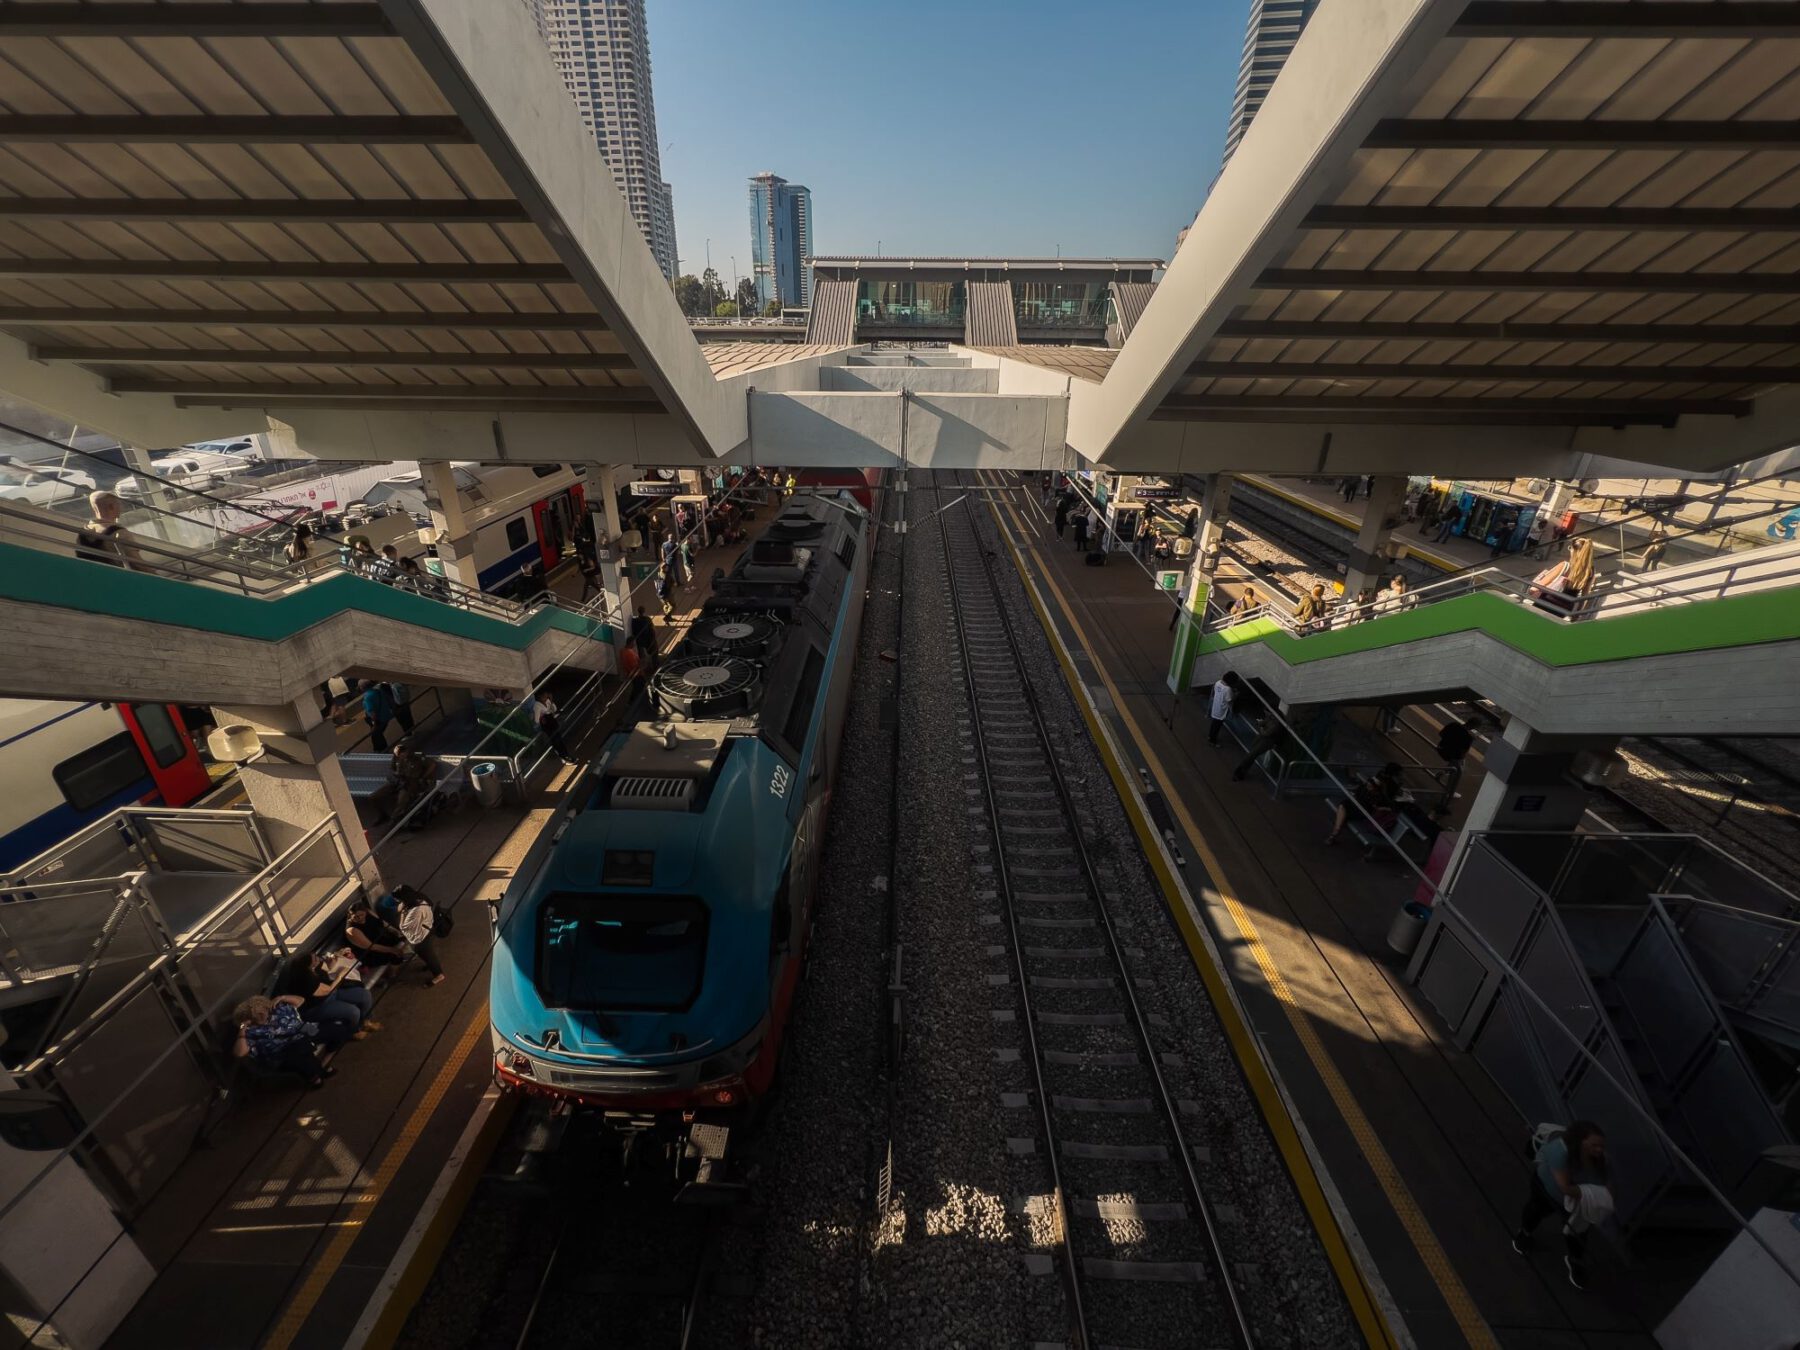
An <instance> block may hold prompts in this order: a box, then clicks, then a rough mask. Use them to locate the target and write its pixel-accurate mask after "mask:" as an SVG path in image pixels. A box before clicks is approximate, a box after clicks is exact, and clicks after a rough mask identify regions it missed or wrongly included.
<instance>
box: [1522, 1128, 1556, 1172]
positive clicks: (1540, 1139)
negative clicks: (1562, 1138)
mask: <svg viewBox="0 0 1800 1350" xmlns="http://www.w3.org/2000/svg"><path fill="white" fill-rule="evenodd" d="M1562 1132H1563V1127H1562V1126H1561V1125H1558V1124H1557V1123H1556V1122H1555V1121H1554V1120H1546V1121H1544V1122H1543V1123H1541V1124H1540V1125H1539V1126H1538V1127H1537V1128H1536V1129H1535V1130H1533V1131H1532V1132H1531V1136H1530V1137H1529V1138H1528V1139H1527V1140H1526V1141H1525V1156H1526V1157H1527V1158H1529V1159H1531V1161H1532V1162H1536V1161H1537V1157H1538V1154H1540V1153H1542V1152H1543V1151H1544V1145H1545V1144H1547V1143H1549V1142H1550V1141H1551V1140H1552V1139H1554V1138H1556V1137H1557V1136H1558V1135H1559V1134H1561V1133H1562Z"/></svg>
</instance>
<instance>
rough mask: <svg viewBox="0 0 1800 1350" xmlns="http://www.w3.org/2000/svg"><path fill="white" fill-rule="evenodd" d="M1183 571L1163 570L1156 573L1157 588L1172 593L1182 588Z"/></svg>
mask: <svg viewBox="0 0 1800 1350" xmlns="http://www.w3.org/2000/svg"><path fill="white" fill-rule="evenodd" d="M1182 575H1183V574H1182V573H1181V572H1179V571H1167V570H1164V571H1161V572H1158V573H1157V574H1156V589H1157V590H1159V591H1168V592H1170V593H1171V594H1172V593H1174V592H1175V591H1179V590H1180V589H1181V578H1182Z"/></svg>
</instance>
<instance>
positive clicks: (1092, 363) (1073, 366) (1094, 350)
mask: <svg viewBox="0 0 1800 1350" xmlns="http://www.w3.org/2000/svg"><path fill="white" fill-rule="evenodd" d="M976 350H978V351H984V352H987V353H988V354H989V355H991V356H1004V357H1005V358H1007V360H1009V361H1023V362H1024V363H1025V364H1026V365H1029V366H1042V367H1044V368H1045V369H1046V370H1054V371H1056V372H1057V373H1059V374H1062V375H1071V376H1073V377H1074V378H1076V379H1078V380H1086V381H1087V382H1088V383H1090V384H1099V383H1100V382H1101V381H1102V380H1104V379H1105V378H1106V372H1107V371H1109V370H1111V369H1112V364H1113V360H1114V358H1116V357H1117V356H1118V354H1119V353H1118V351H1117V350H1116V349H1114V348H1111V347H1040V346H1031V347H979V348H977V349H976Z"/></svg>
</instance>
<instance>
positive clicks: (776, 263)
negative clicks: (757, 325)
mask: <svg viewBox="0 0 1800 1350" xmlns="http://www.w3.org/2000/svg"><path fill="white" fill-rule="evenodd" d="M811 256H812V193H811V192H810V191H809V190H808V189H806V188H804V187H801V186H800V184H798V183H790V182H788V181H787V179H785V178H778V177H777V176H776V175H774V174H772V173H759V174H757V175H756V177H754V178H752V179H751V180H750V275H751V276H752V277H754V278H755V281H756V305H757V308H758V309H767V308H768V306H769V302H770V301H778V302H779V303H781V304H783V305H801V306H804V305H810V304H811V303H812V277H811V276H810V275H809V274H808V272H807V267H806V260H807V259H808V258H810V257H811Z"/></svg>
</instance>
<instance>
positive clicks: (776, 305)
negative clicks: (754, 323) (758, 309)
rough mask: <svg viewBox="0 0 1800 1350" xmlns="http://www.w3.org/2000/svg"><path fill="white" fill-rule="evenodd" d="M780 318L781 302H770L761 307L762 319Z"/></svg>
mask: <svg viewBox="0 0 1800 1350" xmlns="http://www.w3.org/2000/svg"><path fill="white" fill-rule="evenodd" d="M780 317H781V301H779V300H771V301H769V303H768V304H766V305H764V306H763V318H765V319H779V318H780Z"/></svg>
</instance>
